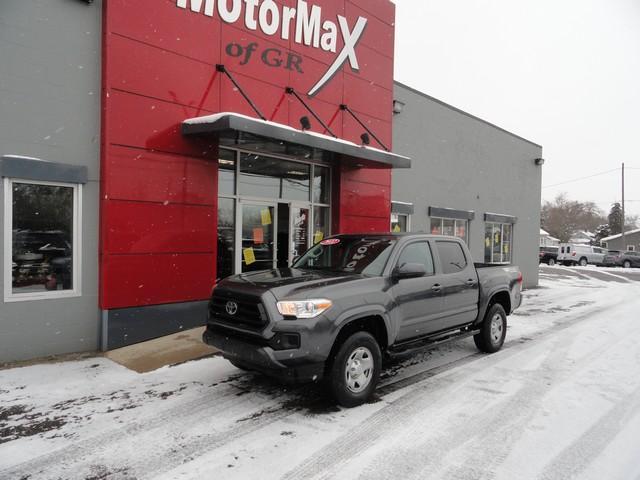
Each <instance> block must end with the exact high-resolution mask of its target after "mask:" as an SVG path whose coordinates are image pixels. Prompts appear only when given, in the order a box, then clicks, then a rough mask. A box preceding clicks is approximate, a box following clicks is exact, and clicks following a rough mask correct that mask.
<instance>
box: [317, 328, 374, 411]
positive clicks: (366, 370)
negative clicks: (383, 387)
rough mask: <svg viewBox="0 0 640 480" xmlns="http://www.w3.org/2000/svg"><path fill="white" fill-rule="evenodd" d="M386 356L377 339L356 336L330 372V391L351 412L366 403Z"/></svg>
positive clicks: (366, 335)
mask: <svg viewBox="0 0 640 480" xmlns="http://www.w3.org/2000/svg"><path fill="white" fill-rule="evenodd" d="M381 366H382V354H381V352H380V346H379V345H378V342H377V341H376V339H375V338H374V337H373V336H372V335H371V334H370V333H367V332H356V333H354V334H353V335H351V336H350V337H349V338H347V339H346V340H345V342H344V343H343V344H342V345H341V346H340V348H339V349H338V352H337V353H336V355H335V357H334V358H333V362H332V364H331V366H330V369H329V376H328V377H329V378H328V379H327V380H328V383H329V384H328V387H329V390H330V392H331V395H332V396H333V398H334V399H335V400H336V402H337V403H338V404H340V405H342V406H343V407H347V408H351V407H357V406H358V405H362V404H363V403H364V402H366V401H367V400H368V399H369V398H370V397H371V395H372V394H373V391H374V390H375V388H376V385H377V384H378V380H379V378H380V369H381Z"/></svg>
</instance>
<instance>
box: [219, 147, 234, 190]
mask: <svg viewBox="0 0 640 480" xmlns="http://www.w3.org/2000/svg"><path fill="white" fill-rule="evenodd" d="M235 194H236V154H235V152H233V151H231V150H223V149H220V155H219V157H218V195H235Z"/></svg>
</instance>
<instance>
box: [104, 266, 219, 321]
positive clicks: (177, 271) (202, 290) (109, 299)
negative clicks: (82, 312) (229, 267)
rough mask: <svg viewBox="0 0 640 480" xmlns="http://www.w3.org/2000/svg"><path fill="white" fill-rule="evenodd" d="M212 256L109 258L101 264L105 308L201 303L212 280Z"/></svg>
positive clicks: (209, 291) (208, 291) (209, 290)
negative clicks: (105, 285) (196, 301)
mask: <svg viewBox="0 0 640 480" xmlns="http://www.w3.org/2000/svg"><path fill="white" fill-rule="evenodd" d="M214 266H215V254H192V255H179V254H167V255H158V254H156V255H111V256H108V257H107V258H106V259H104V260H103V264H102V268H103V270H104V274H103V275H104V278H106V279H107V280H108V288H105V289H104V290H103V292H102V302H103V304H104V305H107V306H108V308H110V309H111V308H125V307H131V306H135V305H154V304H162V303H177V302H186V301H193V300H202V299H204V298H207V297H208V296H209V293H211V286H212V285H213V282H214V280H215V273H214Z"/></svg>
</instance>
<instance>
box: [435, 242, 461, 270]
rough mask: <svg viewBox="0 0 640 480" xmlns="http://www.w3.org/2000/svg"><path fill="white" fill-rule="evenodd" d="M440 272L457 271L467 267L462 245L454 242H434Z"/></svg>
mask: <svg viewBox="0 0 640 480" xmlns="http://www.w3.org/2000/svg"><path fill="white" fill-rule="evenodd" d="M436 246H437V248H438V255H440V263H442V273H445V274H446V273H458V272H461V271H462V270H464V269H465V268H466V267H467V259H466V258H465V256H464V252H463V251H462V247H461V246H460V244H458V243H455V242H436Z"/></svg>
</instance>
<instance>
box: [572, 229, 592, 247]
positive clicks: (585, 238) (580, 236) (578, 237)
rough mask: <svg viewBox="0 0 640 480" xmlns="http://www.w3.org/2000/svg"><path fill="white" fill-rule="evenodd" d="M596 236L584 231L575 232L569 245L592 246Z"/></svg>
mask: <svg viewBox="0 0 640 480" xmlns="http://www.w3.org/2000/svg"><path fill="white" fill-rule="evenodd" d="M595 238H596V236H595V235H594V234H593V233H591V232H586V231H584V230H578V231H577V232H575V233H574V234H573V235H572V236H571V238H570V239H569V243H577V244H582V245H591V243H592V242H593V241H594V240H595Z"/></svg>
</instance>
